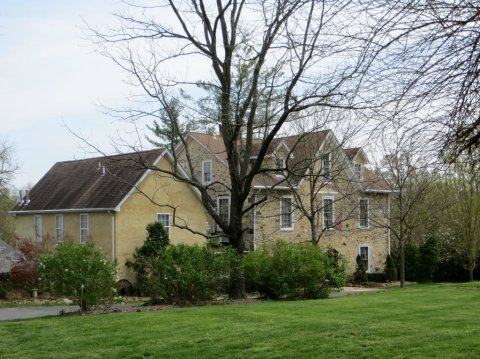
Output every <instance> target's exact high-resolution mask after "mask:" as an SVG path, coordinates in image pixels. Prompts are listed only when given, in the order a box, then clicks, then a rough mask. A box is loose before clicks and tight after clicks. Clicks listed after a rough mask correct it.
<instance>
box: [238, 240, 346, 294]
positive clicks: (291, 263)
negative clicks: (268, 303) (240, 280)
mask: <svg viewBox="0 0 480 359" xmlns="http://www.w3.org/2000/svg"><path fill="white" fill-rule="evenodd" d="M244 272H245V283H246V287H247V289H248V290H251V291H252V290H253V291H258V292H259V293H260V294H262V295H263V296H265V297H268V298H283V297H286V298H291V299H295V298H325V297H327V296H328V294H329V293H330V291H331V289H332V288H339V287H342V286H343V285H344V284H345V280H346V265H345V262H344V260H343V259H342V258H338V257H336V256H335V255H334V254H332V253H325V252H323V251H322V250H321V249H320V248H319V247H317V246H313V245H312V244H309V243H308V244H306V243H302V244H300V243H299V244H289V243H286V242H282V241H279V242H276V243H275V244H274V245H272V246H264V247H262V248H260V249H259V250H257V251H255V252H250V253H248V254H247V255H245V258H244Z"/></svg>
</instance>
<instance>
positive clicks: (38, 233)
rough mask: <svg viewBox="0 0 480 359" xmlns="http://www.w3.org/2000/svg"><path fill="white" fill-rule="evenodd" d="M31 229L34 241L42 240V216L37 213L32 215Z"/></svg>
mask: <svg viewBox="0 0 480 359" xmlns="http://www.w3.org/2000/svg"><path fill="white" fill-rule="evenodd" d="M33 230H34V236H35V242H41V241H42V216H41V215H39V214H37V215H35V216H33Z"/></svg>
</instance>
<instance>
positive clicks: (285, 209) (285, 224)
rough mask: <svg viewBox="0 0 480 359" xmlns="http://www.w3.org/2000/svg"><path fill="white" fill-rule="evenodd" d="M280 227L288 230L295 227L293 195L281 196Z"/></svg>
mask: <svg viewBox="0 0 480 359" xmlns="http://www.w3.org/2000/svg"><path fill="white" fill-rule="evenodd" d="M280 229H281V230H284V231H287V230H292V229H293V197H292V196H282V197H280Z"/></svg>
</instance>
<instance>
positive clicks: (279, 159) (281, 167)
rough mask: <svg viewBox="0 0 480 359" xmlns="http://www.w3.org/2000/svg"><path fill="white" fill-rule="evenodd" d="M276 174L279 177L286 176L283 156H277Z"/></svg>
mask: <svg viewBox="0 0 480 359" xmlns="http://www.w3.org/2000/svg"><path fill="white" fill-rule="evenodd" d="M275 169H276V172H275V175H276V176H277V177H279V176H284V173H283V170H284V169H285V158H283V157H277V158H276V159H275Z"/></svg>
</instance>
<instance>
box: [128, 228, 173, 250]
mask: <svg viewBox="0 0 480 359" xmlns="http://www.w3.org/2000/svg"><path fill="white" fill-rule="evenodd" d="M168 244H169V238H168V234H167V232H166V231H165V229H164V228H163V226H162V224H161V223H159V222H154V223H149V224H147V239H146V240H145V242H144V243H143V245H142V246H141V247H140V248H138V250H137V253H136V254H138V255H141V256H147V257H154V256H157V255H158V254H159V253H160V251H162V250H163V249H165V247H166V246H168Z"/></svg>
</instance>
